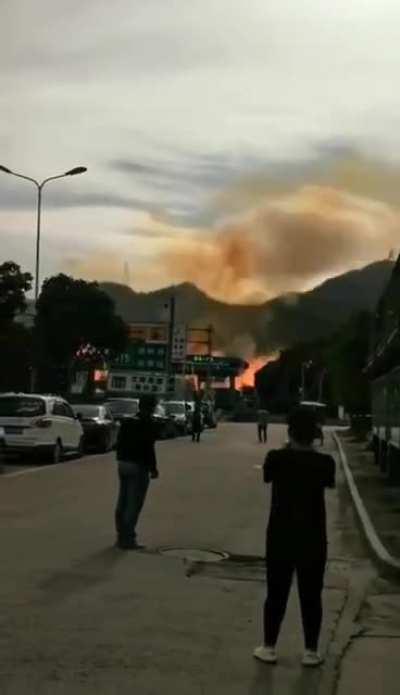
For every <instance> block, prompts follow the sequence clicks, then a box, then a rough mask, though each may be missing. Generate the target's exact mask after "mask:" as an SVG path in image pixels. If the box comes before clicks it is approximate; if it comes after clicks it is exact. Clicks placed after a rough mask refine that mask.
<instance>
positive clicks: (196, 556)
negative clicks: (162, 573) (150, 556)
mask: <svg viewBox="0 0 400 695" xmlns="http://www.w3.org/2000/svg"><path fill="white" fill-rule="evenodd" d="M160 552H161V554H162V555H167V556H168V557H177V558H179V559H181V560H190V561H191V562H221V561H222V560H227V558H228V557H229V555H228V554H227V553H221V552H220V551H219V550H199V549H198V548H163V549H162V550H161V551H160Z"/></svg>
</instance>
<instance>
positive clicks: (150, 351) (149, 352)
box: [147, 347, 154, 355]
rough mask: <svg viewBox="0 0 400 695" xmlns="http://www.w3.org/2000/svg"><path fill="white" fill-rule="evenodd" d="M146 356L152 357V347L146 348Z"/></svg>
mask: <svg viewBox="0 0 400 695" xmlns="http://www.w3.org/2000/svg"><path fill="white" fill-rule="evenodd" d="M147 354H148V355H154V348H152V347H149V348H147Z"/></svg>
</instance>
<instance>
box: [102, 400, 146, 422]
mask: <svg viewBox="0 0 400 695" xmlns="http://www.w3.org/2000/svg"><path fill="white" fill-rule="evenodd" d="M104 405H105V406H106V407H107V408H109V409H110V411H111V414H112V416H113V418H114V420H116V421H117V422H119V423H120V422H121V421H122V420H123V419H124V418H126V417H135V415H137V414H138V412H139V399H138V398H108V399H107V400H106V402H105V403H104Z"/></svg>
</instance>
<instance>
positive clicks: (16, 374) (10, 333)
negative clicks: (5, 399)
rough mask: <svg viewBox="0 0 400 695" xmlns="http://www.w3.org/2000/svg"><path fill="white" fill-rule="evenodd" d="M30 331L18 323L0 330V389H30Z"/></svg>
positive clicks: (24, 390)
mask: <svg viewBox="0 0 400 695" xmlns="http://www.w3.org/2000/svg"><path fill="white" fill-rule="evenodd" d="M31 367H32V332H31V331H30V330H29V329H27V328H25V326H23V325H21V324H20V323H16V322H14V323H11V324H10V325H9V326H8V327H7V330H6V331H0V391H21V392H26V391H29V389H30V381H31Z"/></svg>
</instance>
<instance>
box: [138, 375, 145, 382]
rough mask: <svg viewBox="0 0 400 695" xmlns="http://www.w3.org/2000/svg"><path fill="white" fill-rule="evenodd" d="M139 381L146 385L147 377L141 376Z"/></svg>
mask: <svg viewBox="0 0 400 695" xmlns="http://www.w3.org/2000/svg"><path fill="white" fill-rule="evenodd" d="M139 381H140V383H141V384H144V383H145V381H146V377H145V376H140V377H139Z"/></svg>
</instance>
